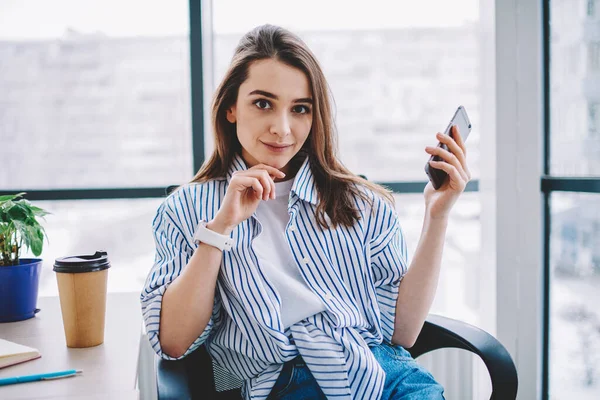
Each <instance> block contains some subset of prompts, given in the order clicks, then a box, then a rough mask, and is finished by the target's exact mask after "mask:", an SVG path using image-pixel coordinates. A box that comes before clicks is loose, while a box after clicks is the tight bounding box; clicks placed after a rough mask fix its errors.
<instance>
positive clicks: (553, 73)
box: [550, 0, 600, 176]
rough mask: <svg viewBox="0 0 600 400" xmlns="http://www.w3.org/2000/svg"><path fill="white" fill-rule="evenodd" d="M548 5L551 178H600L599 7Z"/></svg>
mask: <svg viewBox="0 0 600 400" xmlns="http://www.w3.org/2000/svg"><path fill="white" fill-rule="evenodd" d="M550 4H551V6H550V7H551V8H550V57H551V59H550V110H551V111H550V115H551V117H550V129H551V130H550V173H551V174H552V175H560V176H598V175H600V10H599V8H598V7H600V4H599V2H598V1H597V0H586V1H580V2H575V3H574V2H572V1H568V0H562V1H551V2H550Z"/></svg>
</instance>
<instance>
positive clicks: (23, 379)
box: [0, 369, 83, 386]
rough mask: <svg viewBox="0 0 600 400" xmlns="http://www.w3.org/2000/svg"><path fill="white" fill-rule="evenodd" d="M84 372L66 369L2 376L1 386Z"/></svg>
mask: <svg viewBox="0 0 600 400" xmlns="http://www.w3.org/2000/svg"><path fill="white" fill-rule="evenodd" d="M82 372H83V371H78V370H76V369H69V370H66V371H59V372H50V373H47V374H34V375H24V376H15V377H12V378H0V386H4V385H12V384H13V383H25V382H36V381H47V380H51V379H61V378H68V377H70V376H76V375H77V374H81V373H82Z"/></svg>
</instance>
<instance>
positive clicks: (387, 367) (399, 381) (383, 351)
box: [267, 343, 444, 400]
mask: <svg viewBox="0 0 600 400" xmlns="http://www.w3.org/2000/svg"><path fill="white" fill-rule="evenodd" d="M370 349H371V351H372V352H373V355H374V356H375V359H376V360H377V361H378V362H379V365H381V367H382V368H383V370H384V371H385V384H384V388H383V394H382V396H381V400H400V399H402V400H425V399H426V400H443V399H444V394H443V393H444V388H443V387H442V386H441V385H440V384H439V383H437V382H436V381H435V379H434V378H433V376H432V375H431V374H430V373H429V372H428V371H427V370H426V369H425V368H423V367H421V366H420V365H419V364H417V362H416V361H415V360H414V359H413V358H412V356H411V355H410V353H409V352H408V351H406V350H405V349H404V348H403V347H401V346H396V345H392V344H388V343H382V344H380V345H378V346H373V347H370ZM278 399H282V400H296V399H298V400H307V399H311V400H313V399H315V400H327V397H325V394H324V393H323V391H321V389H320V388H319V385H318V383H317V381H316V380H315V378H314V377H313V375H312V374H311V373H310V370H309V369H308V367H307V366H306V364H305V363H304V360H303V359H302V357H301V356H298V357H296V358H295V359H293V360H291V361H288V362H286V363H285V364H284V365H283V370H282V371H281V375H279V378H278V379H277V382H275V386H274V387H273V389H272V390H271V394H269V397H268V398H267V400H278ZM357 400H358V399H357Z"/></svg>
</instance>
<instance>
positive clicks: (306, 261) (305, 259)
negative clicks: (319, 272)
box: [302, 257, 310, 264]
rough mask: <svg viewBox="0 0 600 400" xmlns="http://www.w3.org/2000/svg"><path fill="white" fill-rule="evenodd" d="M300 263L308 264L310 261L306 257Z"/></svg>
mask: <svg viewBox="0 0 600 400" xmlns="http://www.w3.org/2000/svg"><path fill="white" fill-rule="evenodd" d="M302 262H303V263H304V264H308V263H309V262H310V259H309V258H308V257H305V258H304V259H303V260H302Z"/></svg>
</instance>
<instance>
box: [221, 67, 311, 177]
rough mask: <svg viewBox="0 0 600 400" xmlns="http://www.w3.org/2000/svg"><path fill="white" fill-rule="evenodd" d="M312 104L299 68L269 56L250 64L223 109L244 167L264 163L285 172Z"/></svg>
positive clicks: (306, 125)
mask: <svg viewBox="0 0 600 400" xmlns="http://www.w3.org/2000/svg"><path fill="white" fill-rule="evenodd" d="M312 104H313V99H312V94H311V90H310V85H309V82H308V78H307V77H306V75H305V74H304V73H303V72H302V71H300V70H299V69H296V68H294V67H290V66H289V65H286V64H283V63H282V62H280V61H277V60H273V59H267V60H260V61H255V62H253V63H252V64H250V67H249V69H248V79H246V81H245V82H244V83H242V84H241V85H240V88H239V91H238V97H237V102H236V104H235V105H233V106H232V107H231V108H230V109H229V110H227V120H228V121H229V122H231V123H236V128H237V137H238V140H239V141H240V143H241V145H242V157H243V158H244V161H246V164H248V167H249V168H250V167H253V166H254V165H256V164H266V165H270V166H272V167H274V168H277V169H279V170H280V171H282V172H283V173H285V174H287V173H288V168H289V167H288V163H289V162H290V160H291V159H292V158H293V157H294V155H296V153H298V151H299V150H300V149H301V148H302V145H303V144H304V142H305V141H306V139H307V137H308V134H309V132H310V128H311V126H312ZM289 178H290V177H289V176H286V178H284V179H289Z"/></svg>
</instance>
